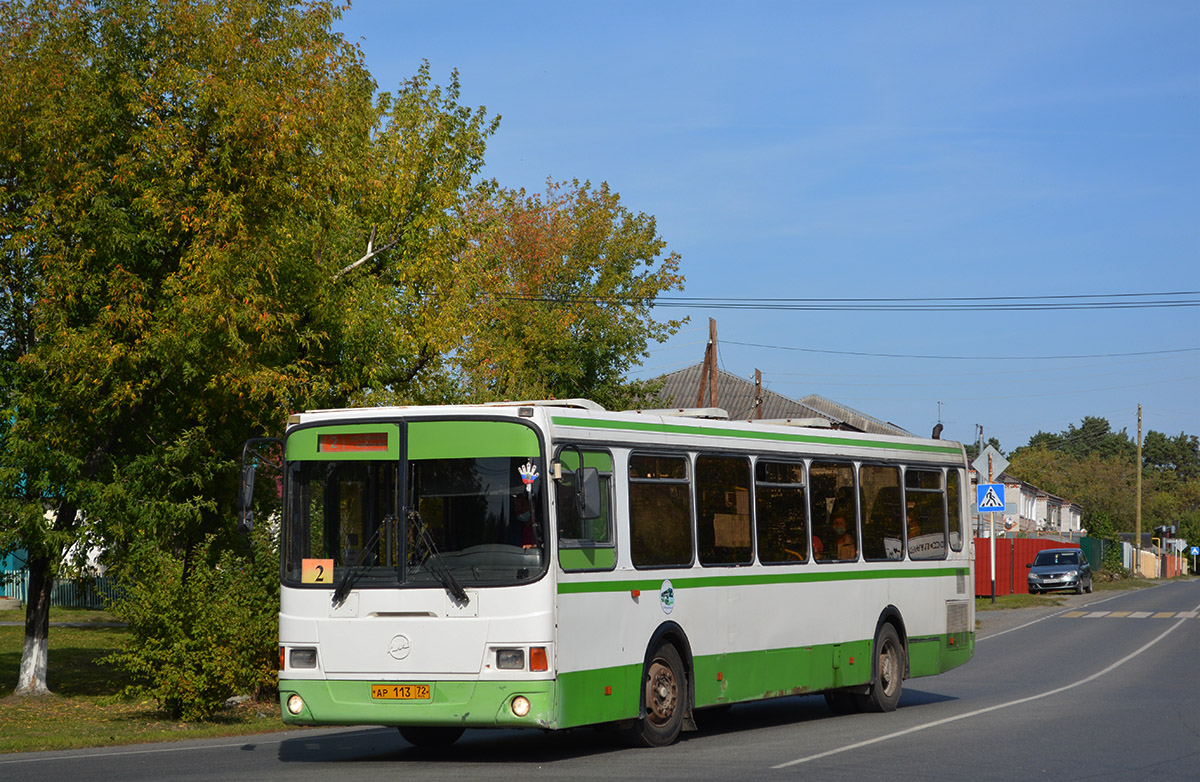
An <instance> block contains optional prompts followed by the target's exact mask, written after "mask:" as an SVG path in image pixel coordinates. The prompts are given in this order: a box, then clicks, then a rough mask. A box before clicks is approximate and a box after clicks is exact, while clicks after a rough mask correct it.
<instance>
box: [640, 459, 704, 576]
mask: <svg viewBox="0 0 1200 782" xmlns="http://www.w3.org/2000/svg"><path fill="white" fill-rule="evenodd" d="M691 495H692V492H691V482H690V481H689V480H688V460H687V457H686V456H665V455H661V454H637V453H635V454H631V455H630V457H629V535H630V541H629V543H630V554H631V556H632V558H633V564H634V567H687V566H688V565H691V564H692V501H691Z"/></svg>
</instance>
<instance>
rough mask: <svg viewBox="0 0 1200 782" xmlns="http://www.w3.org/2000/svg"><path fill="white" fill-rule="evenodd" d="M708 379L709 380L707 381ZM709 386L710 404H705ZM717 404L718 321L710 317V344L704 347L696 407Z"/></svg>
mask: <svg viewBox="0 0 1200 782" xmlns="http://www.w3.org/2000/svg"><path fill="white" fill-rule="evenodd" d="M706 381H707V382H706ZM706 385H707V387H708V404H707V405H705V404H704V391H705V386H706ZM716 406H717V321H716V320H714V319H713V318H709V319H708V345H706V346H705V348H704V367H703V369H701V370H700V393H698V394H696V407H716Z"/></svg>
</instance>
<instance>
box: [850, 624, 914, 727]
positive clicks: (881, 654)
mask: <svg viewBox="0 0 1200 782" xmlns="http://www.w3.org/2000/svg"><path fill="white" fill-rule="evenodd" d="M874 662H875V676H874V678H873V679H872V681H871V689H870V691H869V692H867V694H866V695H856V696H855V699H856V701H857V703H858V709H859V711H868V712H870V711H874V712H883V711H895V710H896V706H897V705H898V704H899V703H900V692H901V690H902V689H903V685H902V682H903V680H904V646H903V645H902V644H901V643H900V636H899V635H898V634H897V633H896V628H895V627H894V626H893V625H892V624H891V623H885V624H884V625H883V626H882V627H880V628H879V637H878V638H877V639H876V642H875V660H874Z"/></svg>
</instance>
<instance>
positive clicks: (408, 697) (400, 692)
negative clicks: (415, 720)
mask: <svg viewBox="0 0 1200 782" xmlns="http://www.w3.org/2000/svg"><path fill="white" fill-rule="evenodd" d="M371 698H372V700H385V701H427V700H429V699H430V691H429V685H428V684H372V685H371Z"/></svg>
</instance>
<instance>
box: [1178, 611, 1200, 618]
mask: <svg viewBox="0 0 1200 782" xmlns="http://www.w3.org/2000/svg"><path fill="white" fill-rule="evenodd" d="M1176 616H1178V617H1179V618H1180V619H1195V618H1196V617H1197V616H1200V614H1198V613H1196V612H1195V611H1180V612H1179V613H1178V614H1176Z"/></svg>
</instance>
